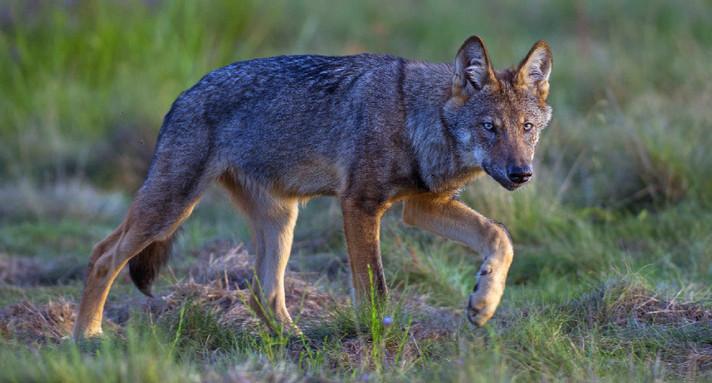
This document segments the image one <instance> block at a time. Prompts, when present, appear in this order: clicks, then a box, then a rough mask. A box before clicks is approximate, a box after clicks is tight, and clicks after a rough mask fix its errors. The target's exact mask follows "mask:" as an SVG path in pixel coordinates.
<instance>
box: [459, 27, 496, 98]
mask: <svg viewBox="0 0 712 383" xmlns="http://www.w3.org/2000/svg"><path fill="white" fill-rule="evenodd" d="M496 84H497V80H496V79H495V77H494V71H493V70H492V66H491V65H490V61H489V58H488V57H487V50H486V49H485V43H484V42H483V41H482V39H481V38H480V37H479V36H470V38H468V39H467V40H465V43H464V44H462V46H461V47H460V50H459V51H457V57H455V75H454V76H453V79H452V91H453V95H455V96H458V97H464V98H469V97H470V96H472V95H473V94H475V92H476V91H479V90H481V89H482V88H484V87H486V86H488V85H496Z"/></svg>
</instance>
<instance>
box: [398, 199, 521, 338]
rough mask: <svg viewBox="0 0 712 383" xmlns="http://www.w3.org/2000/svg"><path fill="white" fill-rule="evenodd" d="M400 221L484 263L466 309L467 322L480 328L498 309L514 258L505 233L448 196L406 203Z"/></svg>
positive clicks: (411, 200) (501, 228) (488, 220)
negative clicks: (467, 251)
mask: <svg viewBox="0 0 712 383" xmlns="http://www.w3.org/2000/svg"><path fill="white" fill-rule="evenodd" d="M403 221H404V222H405V223H407V224H409V225H413V226H417V227H420V228H423V229H425V230H428V231H430V232H432V233H435V234H438V235H440V236H443V237H445V238H449V239H452V240H455V241H458V242H460V243H462V244H465V245H467V246H469V247H470V248H472V249H474V250H475V251H477V252H479V253H480V254H481V255H482V257H483V258H484V262H483V263H482V266H481V267H480V271H479V273H478V279H477V284H476V285H475V290H474V291H473V292H472V294H471V295H470V299H469V301H468V306H467V319H468V320H469V321H470V322H471V323H472V324H474V325H476V326H477V327H482V326H483V325H484V324H485V323H487V321H488V320H489V319H490V318H491V317H492V315H493V314H494V312H495V310H496V309H497V306H498V305H499V301H500V299H501V298H502V294H503V293H504V286H505V282H506V279H507V273H508V272H509V267H510V265H511V264H512V259H513V257H514V250H513V248H512V240H511V239H510V238H509V234H508V233H507V230H506V229H505V228H504V226H503V225H501V224H499V223H496V222H494V221H492V220H490V219H488V218H486V217H484V216H483V215H481V214H479V213H477V212H476V211H474V210H472V209H470V208H469V207H467V206H466V205H465V204H463V203H462V202H460V201H458V200H456V199H453V198H452V197H450V196H437V195H436V196H429V197H416V198H412V199H409V200H407V201H406V202H405V204H404V205H403Z"/></svg>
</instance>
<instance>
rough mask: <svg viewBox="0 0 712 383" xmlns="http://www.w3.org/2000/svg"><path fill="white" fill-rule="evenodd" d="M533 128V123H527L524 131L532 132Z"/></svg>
mask: <svg viewBox="0 0 712 383" xmlns="http://www.w3.org/2000/svg"><path fill="white" fill-rule="evenodd" d="M533 127H534V124H532V123H531V122H527V123H526V124H524V130H531V129H532V128H533Z"/></svg>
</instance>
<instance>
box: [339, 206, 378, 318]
mask: <svg viewBox="0 0 712 383" xmlns="http://www.w3.org/2000/svg"><path fill="white" fill-rule="evenodd" d="M341 208H342V210H343V213H344V235H345V237H346V247H347V249H348V253H349V264H350V265H351V276H352V278H353V288H354V298H355V300H356V302H357V303H359V304H363V303H366V302H369V300H370V297H371V289H372V288H373V291H374V293H375V294H374V295H375V297H376V298H378V299H384V298H385V297H386V295H387V294H388V289H387V287H386V278H385V276H384V273H383V263H382V262H381V251H380V245H379V232H380V226H381V216H382V215H383V212H384V211H385V210H386V207H385V206H380V205H369V204H368V202H366V203H364V201H359V200H356V199H352V198H342V200H341Z"/></svg>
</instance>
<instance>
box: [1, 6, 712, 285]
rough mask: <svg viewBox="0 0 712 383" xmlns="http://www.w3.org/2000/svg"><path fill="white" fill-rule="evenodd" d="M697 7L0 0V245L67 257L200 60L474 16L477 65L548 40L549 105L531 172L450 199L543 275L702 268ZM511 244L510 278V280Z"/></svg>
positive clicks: (418, 35)
mask: <svg viewBox="0 0 712 383" xmlns="http://www.w3.org/2000/svg"><path fill="white" fill-rule="evenodd" d="M710 20H712V5H711V4H710V2H709V1H707V0H689V1H684V2H673V1H663V0H650V1H645V2H640V1H619V0H602V1H582V0H552V1H544V0H531V1H527V2H520V1H514V0H504V1H497V2H458V1H451V0H389V1H375V0H368V1H362V2H333V1H310V2H301V1H279V0H277V1H269V2H265V1H250V0H240V1H225V2H199V1H191V2H183V1H160V0H146V1H115V0H99V1H79V0H63V1H40V0H28V1H8V0H3V1H0V52H1V53H0V68H2V71H1V72H0V252H4V253H6V254H10V255H11V256H12V255H20V256H35V255H38V254H40V255H42V254H55V255H58V254H63V255H66V254H76V255H79V254H81V257H80V258H81V259H84V257H85V256H86V253H87V252H88V250H89V249H90V246H91V244H92V242H94V241H95V240H96V239H99V238H101V237H103V235H105V234H106V233H107V232H108V230H109V229H110V228H111V227H113V226H114V225H115V224H116V223H117V222H119V220H120V219H121V217H122V215H123V213H124V212H125V209H126V207H127V203H128V201H129V200H130V196H131V195H132V194H133V193H134V192H135V191H136V190H137V188H138V187H139V186H140V184H141V182H142V181H143V179H144V176H145V174H146V171H147V168H148V164H149V162H150V159H151V155H152V152H153V147H154V144H155V138H156V135H157V133H158V130H159V128H160V124H161V121H162V118H163V116H164V114H165V113H166V112H167V111H168V109H169V108H170V105H171V103H172V102H173V100H174V99H175V98H176V97H177V96H178V95H179V94H180V92H181V91H183V90H185V89H187V88H188V87H190V86H192V85H193V84H194V83H195V82H197V81H198V80H199V79H200V78H201V77H202V76H203V75H204V74H206V73H207V72H209V71H210V70H212V69H215V68H217V67H220V66H223V65H226V64H229V63H231V62H235V61H240V60H245V59H250V58H256V57H265V56H273V55H282V54H306V53H316V54H325V55H345V54H354V53H360V52H383V53H390V54H395V55H399V56H403V57H407V58H412V59H418V60H427V61H440V62H442V61H452V60H453V59H454V54H455V52H456V50H457V48H458V47H459V46H460V44H461V43H462V42H463V41H464V40H465V39H466V38H467V37H468V36H470V35H472V34H478V35H480V36H482V37H483V39H484V41H485V44H486V45H487V48H488V51H489V54H490V57H491V59H492V62H493V65H494V66H495V67H496V68H504V67H507V66H511V65H515V64H517V63H518V62H519V60H521V59H522V58H523V57H524V55H525V54H526V53H527V51H528V50H529V48H530V47H531V46H532V44H533V43H534V42H536V41H537V40H540V39H543V40H546V41H547V42H548V43H549V44H550V46H551V49H552V51H553V56H554V69H553V74H552V78H551V93H550V104H551V105H552V106H553V108H554V120H553V123H552V124H551V125H550V127H549V128H548V129H547V130H545V131H544V132H543V135H542V137H541V141H540V144H539V149H538V163H537V167H538V173H537V175H536V177H535V181H534V182H533V184H532V185H530V186H528V187H527V188H526V189H525V190H523V191H520V192H517V193H514V194H508V193H505V192H504V191H503V190H500V189H499V188H497V187H496V186H495V185H494V183H491V182H490V181H487V180H483V181H478V182H477V183H475V184H474V185H473V186H471V187H469V188H468V189H467V190H466V191H465V192H464V193H463V199H465V200H466V201H468V202H470V203H471V205H472V206H473V207H474V208H475V209H479V210H481V211H482V212H483V213H484V214H486V215H488V216H491V217H493V218H495V219H497V220H499V221H502V222H505V223H506V224H507V226H508V227H509V228H510V230H511V231H512V233H513V236H514V238H515V241H517V242H518V243H522V244H524V246H523V247H524V249H523V250H522V254H524V255H525V256H526V255H527V252H530V253H531V254H532V255H531V258H528V259H538V260H539V261H536V262H538V263H537V265H538V266H540V267H549V268H553V270H559V269H558V268H561V267H563V269H561V270H559V271H560V272H561V273H562V275H563V274H564V273H565V272H573V273H574V274H575V275H576V273H585V272H586V270H588V271H590V272H601V271H602V270H606V268H605V267H608V266H611V265H616V267H623V264H624V263H625V264H628V265H630V264H632V265H637V266H640V267H642V266H644V265H648V264H650V263H653V264H657V265H661V264H660V263H657V262H663V261H661V259H664V266H665V267H662V266H661V267H660V269H661V270H662V269H665V270H672V271H670V273H672V274H671V275H676V276H680V275H685V277H684V278H689V279H691V280H693V281H700V280H704V279H705V278H708V277H709V276H710V275H711V274H712V262H711V261H710V257H711V256H710V253H709V250H708V249H709V248H710V245H712V243H711V242H712V240H711V239H710V234H709V233H710V231H712V223H711V218H710V207H712V196H711V195H710V191H711V190H712V153H710V150H711V149H710V148H712V134H710V129H711V128H712V107H711V105H712V81H710V80H711V79H712V65H710V63H711V62H712V22H710ZM205 209H208V208H205ZM223 209H224V207H223ZM206 211H207V210H206ZM206 215H208V216H211V214H208V213H206ZM216 221H219V219H216ZM206 225H209V223H208V224H206ZM218 226H219V225H218ZM196 230H197V231H196V234H195V237H199V236H201V235H202V234H204V233H203V232H201V231H200V230H203V229H200V230H198V229H196ZM204 230H208V231H210V230H212V231H210V233H212V234H214V235H219V234H221V233H223V234H226V233H233V230H232V229H230V228H225V229H219V228H218V229H204ZM243 231H244V230H243ZM201 233H202V234H201ZM245 233H246V231H245V232H243V233H242V234H239V235H244V234H245ZM572 233H573V234H572ZM621 233H624V234H621ZM230 235H238V234H230ZM247 238H249V236H245V240H246V239H247ZM602 242H603V244H602ZM552 243H556V244H557V245H552ZM527 249H531V250H527ZM535 253H536V254H540V255H541V256H535V255H534V254H535ZM653 255H654V256H655V257H653ZM546 257H548V258H546ZM621 257H623V258H621ZM625 257H627V258H625ZM525 258H526V257H525ZM545 259H548V260H545ZM620 259H627V260H626V261H625V262H624V263H621V261H620ZM587 260H588V261H587ZM520 262H521V263H520V265H522V266H521V267H522V268H521V269H520V271H521V274H517V271H516V270H515V272H514V274H513V278H515V279H516V280H521V281H526V280H528V278H530V276H528V274H527V273H526V272H525V267H528V266H531V263H528V262H527V261H526V260H523V261H520ZM532 262H534V261H532ZM567 262H568V263H567ZM586 262H590V264H589V263H586ZM567 264H568V265H569V267H566V266H561V265H567ZM587 264H589V265H590V267H589V268H588V269H586V265H587ZM581 265H583V270H584V271H581V270H582V269H581V267H582V266H581ZM666 273H668V272H664V273H663V274H665V275H667V274H666ZM707 280H708V281H709V279H707Z"/></svg>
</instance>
